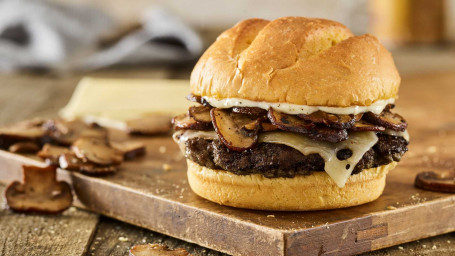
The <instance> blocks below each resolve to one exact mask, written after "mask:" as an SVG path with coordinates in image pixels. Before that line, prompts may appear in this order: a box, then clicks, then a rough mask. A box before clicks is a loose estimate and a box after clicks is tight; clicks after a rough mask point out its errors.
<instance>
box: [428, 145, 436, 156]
mask: <svg viewBox="0 0 455 256" xmlns="http://www.w3.org/2000/svg"><path fill="white" fill-rule="evenodd" d="M436 151H438V148H437V147H435V146H430V147H428V148H427V152H428V153H430V154H433V153H436Z"/></svg>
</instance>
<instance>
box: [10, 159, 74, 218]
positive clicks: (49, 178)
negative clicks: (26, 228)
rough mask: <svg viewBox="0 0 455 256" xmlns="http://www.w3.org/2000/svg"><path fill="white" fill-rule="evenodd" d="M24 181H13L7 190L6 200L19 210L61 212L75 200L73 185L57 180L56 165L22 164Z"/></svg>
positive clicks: (14, 208)
mask: <svg viewBox="0 0 455 256" xmlns="http://www.w3.org/2000/svg"><path fill="white" fill-rule="evenodd" d="M22 168H23V171H22V183H20V182H18V181H15V182H13V183H11V184H10V185H9V186H8V188H7V189H6V192H5V197H6V202H7V204H8V205H9V207H10V208H11V209H13V210H14V211H18V212H42V213H59V212H62V211H64V210H66V209H67V208H68V207H70V206H71V204H72V202H73V194H72V193H71V187H70V186H69V185H68V183H66V182H64V181H57V179H56V176H57V172H56V167H55V166H47V167H44V168H41V167H37V166H31V165H24V166H22Z"/></svg>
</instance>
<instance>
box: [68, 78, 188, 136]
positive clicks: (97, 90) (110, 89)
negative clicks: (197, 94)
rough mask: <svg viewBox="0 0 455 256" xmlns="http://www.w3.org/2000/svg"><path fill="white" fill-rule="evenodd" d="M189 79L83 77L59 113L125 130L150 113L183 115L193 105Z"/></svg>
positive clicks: (70, 117)
mask: <svg viewBox="0 0 455 256" xmlns="http://www.w3.org/2000/svg"><path fill="white" fill-rule="evenodd" d="M189 92H190V87H189V82H188V81H187V80H166V79H161V80H160V79H105V78H91V77H86V78H83V79H82V80H81V81H80V82H79V84H78V85H77V87H76V89H75V91H74V93H73V95H72V97H71V99H70V101H69V102H68V104H67V105H66V106H65V107H64V108H63V109H61V110H60V112H59V114H60V116H61V117H62V118H64V119H67V120H73V119H81V120H85V121H90V122H98V123H100V124H101V125H105V126H109V127H113V128H122V127H124V126H125V121H127V120H131V119H136V118H141V117H144V116H147V115H150V114H168V115H170V116H173V115H177V114H180V113H182V112H185V111H187V110H188V108H189V107H190V106H192V105H194V103H192V102H189V101H187V100H185V96H186V95H188V94H189Z"/></svg>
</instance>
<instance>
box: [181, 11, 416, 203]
mask: <svg viewBox="0 0 455 256" xmlns="http://www.w3.org/2000/svg"><path fill="white" fill-rule="evenodd" d="M190 84H191V94H190V95H189V96H188V97H187V98H188V99H189V100H191V101H194V102H196V103H197V104H196V105H195V106H192V107H190V108H189V110H188V113H184V114H182V115H179V116H176V117H174V119H173V125H174V129H175V133H174V136H173V137H174V140H175V141H176V142H177V143H178V144H179V146H180V148H181V150H182V152H183V153H184V155H185V157H186V159H187V164H188V180H189V184H190V186H191V188H192V190H193V191H194V192H195V193H196V194H198V195H199V196H201V197H203V198H206V199H208V200H210V201H213V202H216V203H219V204H222V205H228V206H233V207H240V208H249V209H259V210H281V211H308V210H321V209H334V208H343V207H349V206H355V205H360V204H364V203H367V202H371V201H373V200H375V199H377V198H378V197H379V196H380V195H381V194H382V192H383V190H384V186H385V179H386V174H387V173H388V172H389V171H390V170H392V169H393V168H394V167H395V166H396V164H397V162H399V161H400V159H401V158H402V156H403V154H404V153H405V152H406V151H407V145H408V142H409V136H408V134H407V131H406V128H407V123H406V121H405V120H404V119H403V117H401V116H400V115H399V114H397V113H395V112H394V111H393V108H394V103H395V99H396V98H397V93H398V87H399V85H400V76H399V74H398V72H397V69H396V67H395V64H394V61H393V59H392V56H391V54H390V53H389V52H388V51H387V50H386V49H385V48H384V46H383V45H381V43H380V42H379V41H378V40H377V39H376V38H375V37H374V36H371V35H368V34H366V35H361V36H355V35H353V34H352V33H351V31H350V30H349V29H348V28H347V27H345V26H344V25H342V24H340V23H338V22H335V21H330V20H324V19H314V18H304V17H284V18H279V19H276V20H273V21H268V20H263V19H249V20H244V21H242V22H240V23H238V24H236V25H235V26H234V27H232V28H231V29H228V30H227V31H225V32H223V33H222V34H221V35H220V36H219V37H218V38H217V39H216V41H215V42H214V43H213V44H212V45H211V46H210V47H209V48H208V49H207V51H206V52H205V53H204V54H203V55H202V57H201V58H200V59H199V61H198V62H197V64H196V66H195V67H194V70H193V71H192V74H191V80H190Z"/></svg>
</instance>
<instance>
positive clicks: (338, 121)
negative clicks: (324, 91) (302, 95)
mask: <svg viewBox="0 0 455 256" xmlns="http://www.w3.org/2000/svg"><path fill="white" fill-rule="evenodd" d="M299 117H300V118H302V119H303V120H306V121H309V122H313V123H317V124H324V125H327V126H328V127H331V128H337V129H349V128H351V127H352V126H353V125H354V122H355V116H354V115H335V114H330V113H326V112H322V111H316V112H314V113H311V114H309V115H299Z"/></svg>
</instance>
